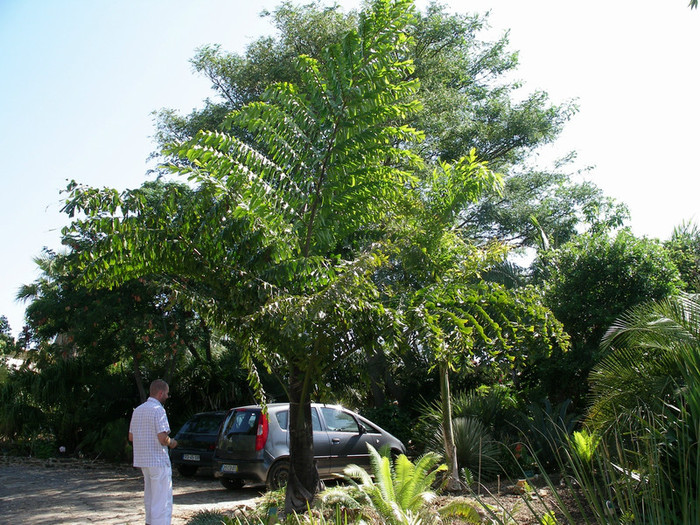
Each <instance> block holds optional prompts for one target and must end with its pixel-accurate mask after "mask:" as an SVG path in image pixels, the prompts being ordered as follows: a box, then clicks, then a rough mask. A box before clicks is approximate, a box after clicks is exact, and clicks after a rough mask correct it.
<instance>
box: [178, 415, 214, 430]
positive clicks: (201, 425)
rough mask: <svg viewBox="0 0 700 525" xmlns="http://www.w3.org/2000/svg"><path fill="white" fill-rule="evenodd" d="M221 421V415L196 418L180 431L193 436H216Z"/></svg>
mask: <svg viewBox="0 0 700 525" xmlns="http://www.w3.org/2000/svg"><path fill="white" fill-rule="evenodd" d="M221 419H222V417H221V415H217V414H206V415H202V416H196V417H193V418H192V419H190V420H189V421H188V422H187V423H185V424H184V425H183V426H182V428H181V429H180V432H189V433H191V434H216V433H217V432H218V431H219V425H220V424H221Z"/></svg>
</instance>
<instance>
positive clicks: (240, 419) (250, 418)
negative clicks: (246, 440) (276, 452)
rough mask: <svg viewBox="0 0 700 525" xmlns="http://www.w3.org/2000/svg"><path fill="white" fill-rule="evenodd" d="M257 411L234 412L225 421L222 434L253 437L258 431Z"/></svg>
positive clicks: (258, 413) (258, 415) (258, 414)
mask: <svg viewBox="0 0 700 525" xmlns="http://www.w3.org/2000/svg"><path fill="white" fill-rule="evenodd" d="M260 414H261V412H260V411H259V410H234V411H233V412H232V413H231V415H229V417H228V419H227V420H226V425H225V426H224V434H227V435H228V434H238V435H241V436H254V435H255V434H256V432H257V430H258V418H259V417H260Z"/></svg>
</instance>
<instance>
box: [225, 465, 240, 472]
mask: <svg viewBox="0 0 700 525" xmlns="http://www.w3.org/2000/svg"><path fill="white" fill-rule="evenodd" d="M221 472H238V465H228V464H224V465H221Z"/></svg>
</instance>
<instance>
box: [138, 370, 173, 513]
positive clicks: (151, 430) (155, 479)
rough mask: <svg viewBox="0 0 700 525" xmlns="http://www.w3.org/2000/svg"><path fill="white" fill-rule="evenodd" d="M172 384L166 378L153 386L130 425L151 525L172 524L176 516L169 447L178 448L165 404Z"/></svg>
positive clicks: (155, 382) (153, 383) (157, 381)
mask: <svg viewBox="0 0 700 525" xmlns="http://www.w3.org/2000/svg"><path fill="white" fill-rule="evenodd" d="M169 390H170V389H169V387H168V384H167V383H166V382H165V381H163V380H162V379H156V380H155V381H153V382H152V383H151V387H150V390H149V394H150V397H149V398H148V399H147V400H146V401H145V402H144V403H142V404H141V405H139V406H138V407H136V408H135V409H134V413H133V415H132V416H131V424H130V425H129V441H131V442H132V443H133V444H134V467H139V468H140V469H141V471H142V472H143V485H144V491H143V499H144V503H145V505H146V524H147V525H170V521H171V519H172V514H173V478H172V474H173V471H172V468H171V466H170V456H169V455H168V451H167V449H166V447H167V448H175V447H176V446H177V441H176V440H174V439H171V438H170V436H168V434H169V433H170V423H168V416H167V415H166V414H165V408H163V403H165V400H166V399H168V392H169Z"/></svg>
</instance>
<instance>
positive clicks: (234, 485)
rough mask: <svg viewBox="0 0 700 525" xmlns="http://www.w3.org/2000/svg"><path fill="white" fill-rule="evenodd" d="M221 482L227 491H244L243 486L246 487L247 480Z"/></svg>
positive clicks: (226, 479) (223, 480) (222, 480)
mask: <svg viewBox="0 0 700 525" xmlns="http://www.w3.org/2000/svg"><path fill="white" fill-rule="evenodd" d="M220 481H221V484H222V485H223V486H224V488H225V489H226V490H238V489H242V488H243V485H245V480H243V479H231V478H221V480H220Z"/></svg>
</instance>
